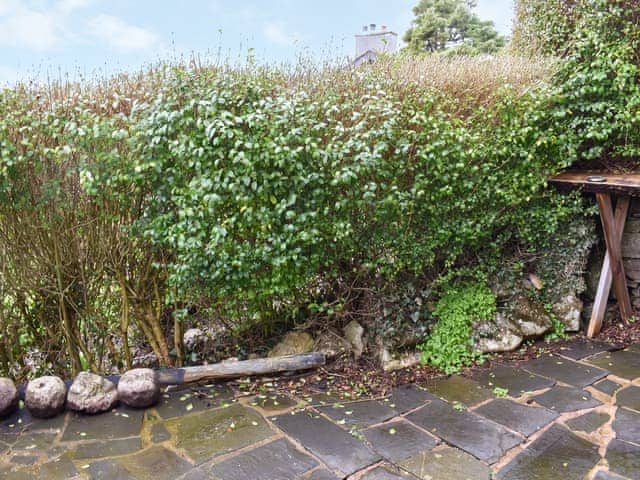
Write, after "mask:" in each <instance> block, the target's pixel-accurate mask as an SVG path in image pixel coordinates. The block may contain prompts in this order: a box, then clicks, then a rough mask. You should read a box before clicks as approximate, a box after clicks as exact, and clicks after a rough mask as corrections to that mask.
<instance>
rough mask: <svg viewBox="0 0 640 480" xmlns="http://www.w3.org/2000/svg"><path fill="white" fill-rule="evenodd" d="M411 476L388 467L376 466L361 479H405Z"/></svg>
mask: <svg viewBox="0 0 640 480" xmlns="http://www.w3.org/2000/svg"><path fill="white" fill-rule="evenodd" d="M409 478H411V477H409V476H408V475H405V474H403V473H401V472H394V471H392V470H391V469H390V468H384V467H378V468H374V469H373V470H370V471H368V472H367V473H365V474H364V475H363V477H362V479H361V480H407V479H409Z"/></svg>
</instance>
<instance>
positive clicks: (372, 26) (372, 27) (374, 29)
mask: <svg viewBox="0 0 640 480" xmlns="http://www.w3.org/2000/svg"><path fill="white" fill-rule="evenodd" d="M369 29H370V30H371V31H372V32H375V31H376V24H375V23H372V24H371V25H369Z"/></svg>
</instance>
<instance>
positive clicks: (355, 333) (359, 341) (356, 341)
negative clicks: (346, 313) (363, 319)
mask: <svg viewBox="0 0 640 480" xmlns="http://www.w3.org/2000/svg"><path fill="white" fill-rule="evenodd" d="M344 338H346V340H347V342H349V344H350V345H351V347H352V348H353V355H354V356H355V357H356V358H360V357H361V356H362V352H364V328H362V325H360V324H359V323H358V322H356V321H355V320H352V321H351V322H349V323H348V324H347V326H346V327H344Z"/></svg>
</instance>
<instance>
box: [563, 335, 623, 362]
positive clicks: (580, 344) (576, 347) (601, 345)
mask: <svg viewBox="0 0 640 480" xmlns="http://www.w3.org/2000/svg"><path fill="white" fill-rule="evenodd" d="M619 348H620V347H618V346H617V345H613V344H611V343H605V342H594V341H588V340H584V339H580V340H575V341H572V342H569V343H568V344H567V345H566V346H564V347H562V348H561V349H560V355H562V356H563V357H569V358H571V359H573V360H582V359H583V358H587V357H590V356H592V355H595V354H597V353H601V352H609V351H612V350H617V349H619Z"/></svg>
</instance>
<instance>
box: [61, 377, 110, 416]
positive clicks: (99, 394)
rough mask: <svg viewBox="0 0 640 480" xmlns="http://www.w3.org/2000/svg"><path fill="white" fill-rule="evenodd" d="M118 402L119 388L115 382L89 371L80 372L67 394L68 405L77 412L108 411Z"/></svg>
mask: <svg viewBox="0 0 640 480" xmlns="http://www.w3.org/2000/svg"><path fill="white" fill-rule="evenodd" d="M117 402H118V390H117V389H116V386H115V385H114V384H113V382H110V381H109V380H107V379H106V378H103V377H101V376H100V375H96V374H94V373H89V372H81V373H80V374H78V376H77V377H76V379H75V380H74V381H73V383H72V384H71V387H70V388H69V393H68V394H67V407H69V409H71V410H75V411H76V412H83V413H100V412H106V411H107V410H111V409H112V408H113V407H114V406H115V404H116V403H117Z"/></svg>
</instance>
